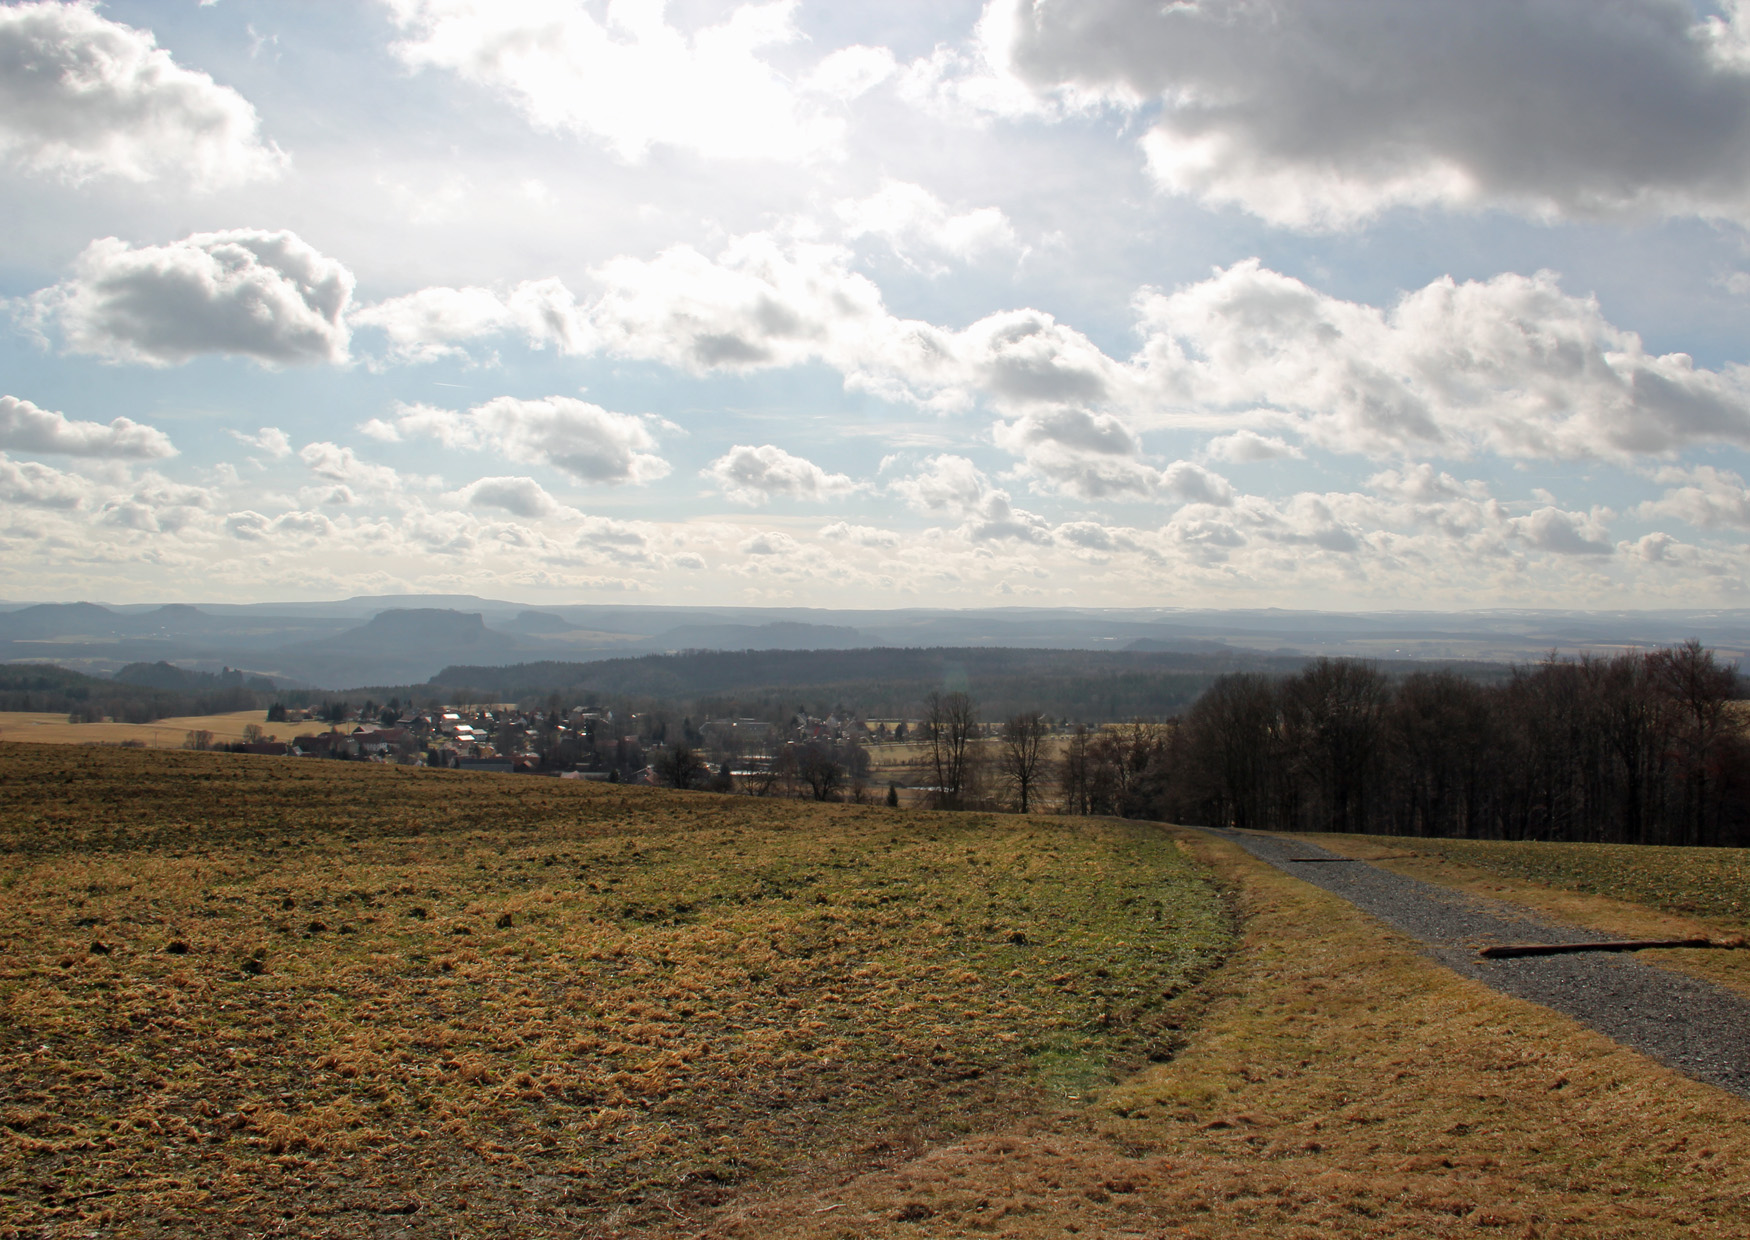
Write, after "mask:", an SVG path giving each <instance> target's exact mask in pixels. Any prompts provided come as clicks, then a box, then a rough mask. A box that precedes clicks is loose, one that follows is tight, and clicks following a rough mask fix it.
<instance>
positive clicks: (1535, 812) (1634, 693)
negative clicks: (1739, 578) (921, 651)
mask: <svg viewBox="0 0 1750 1240" xmlns="http://www.w3.org/2000/svg"><path fill="white" fill-rule="evenodd" d="M1739 692H1740V683H1739V678H1738V673H1737V669H1736V668H1735V667H1734V666H1730V665H1726V664H1722V663H1721V662H1720V661H1719V660H1718V659H1717V658H1716V656H1715V654H1714V652H1713V651H1711V650H1707V649H1704V648H1703V647H1702V646H1701V645H1700V644H1699V643H1698V642H1689V643H1687V644H1685V645H1682V646H1677V647H1673V648H1669V649H1664V650H1658V651H1653V652H1635V653H1623V654H1617V655H1613V656H1594V655H1586V656H1583V657H1581V658H1578V659H1571V660H1570V659H1559V658H1556V657H1554V656H1551V657H1550V658H1547V659H1545V660H1544V661H1543V662H1541V663H1537V664H1535V665H1531V666H1523V667H1516V668H1514V669H1513V670H1512V673H1511V675H1510V676H1508V677H1507V678H1506V679H1505V680H1502V681H1499V682H1492V683H1484V682H1479V681H1477V680H1474V679H1470V678H1468V677H1465V676H1463V675H1460V674H1458V673H1456V672H1454V671H1450V670H1435V671H1418V672H1412V673H1410V674H1408V675H1404V676H1399V677H1391V676H1388V675H1386V674H1384V673H1383V672H1381V671H1380V670H1379V669H1378V668H1377V667H1375V666H1374V665H1372V664H1370V663H1367V662H1363V661H1359V660H1354V659H1319V660H1317V661H1315V662H1313V663H1311V664H1309V665H1307V666H1306V667H1305V668H1304V669H1303V670H1302V671H1301V672H1299V673H1298V674H1296V675H1293V676H1270V675H1266V674H1260V673H1253V672H1236V673H1231V674H1229V675H1225V676H1221V677H1218V678H1217V679H1216V680H1215V681H1214V683H1213V684H1211V686H1210V687H1209V689H1208V690H1207V691H1206V692H1205V693H1204V694H1203V695H1202V696H1201V697H1200V698H1198V700H1197V701H1196V702H1195V703H1194V704H1193V705H1192V707H1191V708H1190V710H1188V711H1187V712H1186V713H1185V714H1184V715H1183V716H1182V717H1180V718H1178V719H1175V720H1172V721H1170V722H1169V723H1167V724H1164V725H1162V724H1150V723H1145V722H1141V721H1138V722H1136V723H1132V724H1129V725H1121V726H1117V727H1106V728H1100V729H1089V728H1086V727H1077V728H1075V729H1074V730H1072V731H1071V732H1069V734H1068V735H1067V736H1064V737H1061V738H1059V739H1057V740H1056V742H1055V743H1052V742H1049V741H1048V737H1049V735H1050V728H1049V726H1048V724H1047V721H1046V720H1045V719H1044V718H1042V717H1041V716H1040V715H1038V714H1037V713H1032V712H1023V713H1019V714H1016V715H1013V716H1011V717H1010V718H1009V719H1007V720H1006V721H1005V722H1004V723H1003V725H1002V728H1001V732H1000V734H999V736H998V738H997V739H996V742H995V745H994V749H992V748H987V749H986V750H985V752H984V753H983V755H982V761H983V766H984V769H983V770H979V769H975V768H977V767H978V765H979V760H978V758H977V757H976V756H975V755H977V753H978V751H977V750H976V749H974V747H972V746H970V745H969V744H968V743H967V738H968V737H969V736H970V735H972V733H973V731H974V730H975V728H976V712H975V711H974V710H973V705H972V702H971V700H970V699H969V698H967V697H966V696H965V695H964V694H947V695H936V696H933V697H932V698H931V699H930V700H929V701H928V702H927V703H926V710H925V719H924V722H923V725H922V727H921V728H920V733H921V735H922V738H923V740H924V741H925V745H926V753H927V755H928V766H929V768H930V771H931V778H932V780H933V784H932V787H931V788H930V789H929V790H928V791H929V795H930V797H931V800H932V803H934V804H936V805H939V806H942V807H946V808H971V807H974V806H975V805H985V806H996V805H998V804H1001V805H1004V806H1005V807H1007V808H1012V809H1016V810H1021V811H1022V812H1025V811H1026V810H1028V809H1043V808H1052V809H1056V810H1058V811H1060V812H1063V813H1068V814H1117V815H1122V816H1124V817H1131V818H1153V819H1159V820H1167V821H1175V822H1184V823H1189V824H1194V825H1202V826H1214V827H1241V828H1254V829H1259V830H1268V831H1352V832H1365V833H1384V834H1394V835H1426V836H1453V837H1465V838H1473V839H1511V840H1567V841H1590V842H1606V843H1629V844H1682V845H1745V844H1750V739H1747V737H1746V735H1745V727H1744V720H1743V718H1742V717H1741V716H1739V715H1737V714H1736V713H1735V712H1734V707H1733V703H1734V701H1735V700H1736V699H1737V698H1738V696H1739Z"/></svg>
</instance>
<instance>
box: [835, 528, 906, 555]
mask: <svg viewBox="0 0 1750 1240" xmlns="http://www.w3.org/2000/svg"><path fill="white" fill-rule="evenodd" d="M820 536H821V537H822V538H824V539H826V540H827V541H829V542H843V543H849V544H851V545H852V546H853V547H870V548H873V549H875V550H879V551H893V550H896V549H897V548H898V547H899V545H900V541H901V539H900V536H899V535H898V534H897V533H895V532H894V531H892V530H884V529H879V528H877V527H876V526H873V525H853V524H851V523H850V522H848V521H834V522H833V523H832V524H831V525H823V526H822V527H821V529H820Z"/></svg>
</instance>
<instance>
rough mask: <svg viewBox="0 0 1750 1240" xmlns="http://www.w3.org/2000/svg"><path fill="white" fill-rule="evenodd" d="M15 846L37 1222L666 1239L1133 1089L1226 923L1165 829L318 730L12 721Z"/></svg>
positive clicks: (8, 770)
mask: <svg viewBox="0 0 1750 1240" xmlns="http://www.w3.org/2000/svg"><path fill="white" fill-rule="evenodd" d="M0 848H3V850H4V851H3V852H0V896H3V898H0V1080H4V1081H5V1082H6V1090H5V1097H4V1100H3V1101H0V1235H8V1236H27V1235H28V1236H35V1235H41V1234H47V1233H48V1232H50V1231H54V1232H55V1233H56V1234H62V1233H63V1232H64V1231H66V1230H67V1229H76V1230H77V1229H86V1230H89V1229H92V1228H97V1229H102V1230H106V1231H112V1232H117V1233H120V1234H142V1235H143V1234H190V1233H192V1232H195V1231H205V1232H217V1233H220V1234H246V1233H247V1234H260V1233H262V1232H264V1231H267V1230H270V1229H271V1230H275V1231H276V1232H291V1233H294V1234H339V1233H347V1234H352V1233H358V1232H395V1231H398V1230H400V1229H402V1228H404V1227H406V1226H407V1225H408V1219H409V1218H416V1219H417V1221H418V1223H419V1224H420V1234H426V1233H427V1232H431V1233H432V1234H451V1233H454V1234H557V1235H575V1234H578V1233H579V1232H580V1231H581V1232H583V1233H586V1234H608V1233H615V1232H621V1231H626V1232H633V1231H636V1232H643V1233H650V1234H656V1233H663V1232H665V1231H668V1230H673V1229H676V1228H680V1227H681V1226H682V1223H681V1221H680V1220H682V1219H687V1220H699V1219H703V1218H704V1217H706V1216H707V1215H708V1214H709V1213H710V1212H711V1211H713V1210H715V1209H717V1208H719V1207H720V1206H721V1205H722V1204H723V1203H725V1202H727V1201H728V1200H730V1199H731V1198H732V1197H733V1196H734V1195H735V1194H737V1193H739V1192H742V1191H745V1190H746V1189H747V1188H748V1187H749V1186H755V1187H758V1186H767V1185H775V1184H780V1183H787V1182H792V1181H795V1180H797V1179H798V1178H801V1179H804V1180H806V1179H807V1178H808V1177H810V1176H813V1175H817V1174H819V1173H821V1171H822V1169H833V1168H839V1169H844V1170H856V1169H860V1168H867V1167H869V1166H871V1165H881V1164H883V1163H885V1162H891V1161H892V1160H894V1159H896V1158H899V1157H903V1156H904V1155H905V1154H907V1153H908V1152H910V1151H913V1150H916V1149H920V1148H925V1147H927V1146H929V1145H932V1144H935V1143H940V1142H942V1141H944V1140H949V1139H953V1138H956V1137H958V1136H961V1135H964V1134H966V1133H970V1132H976V1131H980V1130H982V1129H985V1128H988V1127H991V1126H993V1125H996V1126H1001V1125H1005V1124H1007V1123H1009V1122H1010V1120H1011V1118H1012V1117H1013V1116H1016V1115H1027V1114H1033V1113H1036V1112H1039V1111H1041V1110H1045V1111H1049V1110H1051V1109H1052V1108H1054V1107H1056V1106H1059V1105H1063V1104H1064V1102H1065V1101H1066V1100H1067V1099H1068V1098H1069V1097H1070V1096H1071V1095H1080V1094H1083V1093H1085V1092H1086V1090H1087V1089H1089V1088H1092V1087H1097V1086H1100V1085H1102V1084H1105V1083H1109V1082H1110V1081H1111V1080H1112V1079H1113V1074H1114V1072H1115V1071H1116V1072H1127V1071H1129V1070H1131V1069H1133V1068H1134V1067H1135V1066H1138V1065H1140V1064H1142V1063H1144V1062H1146V1059H1147V1057H1148V1056H1149V1055H1150V1054H1158V1053H1164V1052H1165V1051H1166V1050H1167V1049H1168V1048H1170V1047H1171V1046H1172V1045H1174V1044H1175V1043H1176V1041H1177V1040H1178V1039H1179V1037H1180V1035H1179V1033H1178V1030H1177V1028H1176V1026H1178V1025H1179V1024H1181V1023H1182V1020H1181V1018H1180V1017H1179V1016H1178V1015H1176V1013H1177V1011H1178V1007H1177V1006H1176V1005H1175V1003H1174V1002H1173V1001H1172V999H1171V996H1173V995H1174V994H1177V993H1179V992H1181V991H1184V990H1185V989H1186V987H1187V986H1188V984H1189V983H1190V982H1191V981H1192V980H1193V979H1194V978H1195V977H1196V976H1198V975H1199V974H1200V973H1202V972H1204V971H1206V970H1207V969H1208V968H1209V967H1210V965H1211V964H1212V962H1213V961H1214V959H1215V958H1216V955H1217V953H1218V952H1219V951H1220V950H1221V949H1222V947H1223V945H1224V944H1225V942H1226V941H1227V936H1228V929H1227V927H1228V916H1227V913H1226V910H1225V908H1224V906H1223V903H1222V901H1221V900H1220V898H1219V897H1218V895H1217V894H1216V892H1215V891H1214V889H1213V888H1212V887H1211V886H1210V885H1209V884H1208V883H1207V882H1205V881H1204V880H1203V879H1202V878H1201V877H1200V876H1199V875H1198V873H1197V871H1196V869H1195V867H1193V866H1191V865H1189V864H1187V862H1186V861H1185V860H1184V859H1183V858H1182V857H1181V856H1179V855H1178V853H1177V851H1176V850H1175V849H1174V848H1173V847H1172V846H1171V845H1170V843H1169V842H1167V841H1165V840H1164V839H1163V838H1162V837H1161V836H1160V834H1159V833H1158V832H1156V831H1153V830H1150V829H1148V828H1143V827H1137V826H1132V825H1126V824H1102V823H1078V824H1069V823H1053V822H1041V821H1029V820H1024V819H1014V818H992V817H990V816H983V815H928V814H918V815H906V814H895V813H892V812H890V811H886V810H884V809H878V808H867V809H859V808H854V807H838V806H807V805H801V804H797V803H794V802H789V803H774V802H769V801H758V800H753V799H749V798H722V797H714V796H707V795H702V794H693V795H687V794H677V793H664V792H659V791H656V790H640V789H632V788H626V789H614V788H609V787H605V786H599V785H587V784H578V783H569V782H564V781H559V780H545V779H536V778H530V777H510V776H503V777H495V776H480V775H468V774H462V773H445V772H425V771H414V772H409V771H400V770H396V769H393V768H384V767H375V766H371V765H368V764H362V763H335V762H319V761H314V760H308V759H305V760H298V759H267V758H260V759H252V758H246V757H241V756H233V755H217V754H199V753H186V752H184V753H143V752H138V751H131V750H112V749H74V748H68V747H60V748H56V747H47V746H13V745H6V746H0ZM405 1209H412V1210H414V1211H415V1214H414V1215H403V1214H401V1213H398V1212H399V1211H402V1210H405Z"/></svg>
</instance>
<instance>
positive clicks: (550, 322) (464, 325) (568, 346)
mask: <svg viewBox="0 0 1750 1240" xmlns="http://www.w3.org/2000/svg"><path fill="white" fill-rule="evenodd" d="M347 321H348V323H350V324H351V325H352V326H353V327H366V328H376V329H378V330H380V331H381V332H382V333H383V334H384V335H385V336H386V337H387V338H388V342H389V351H390V356H391V358H392V359H393V360H395V361H397V362H429V361H435V360H437V359H439V358H444V357H454V356H460V355H462V354H463V353H464V352H465V350H464V349H463V348H462V346H463V345H464V344H466V343H468V342H469V341H473V340H478V339H481V338H483V337H488V336H495V335H499V334H501V333H506V332H515V333H517V334H519V335H520V336H521V337H522V338H523V339H525V340H526V341H527V342H528V343H529V344H531V345H533V346H534V347H536V348H542V347H545V346H548V345H551V346H553V347H554V348H555V349H556V350H557V351H558V352H559V353H561V354H567V355H571V354H581V353H588V352H591V351H592V350H593V349H594V348H595V347H596V343H597V342H596V336H595V331H594V329H593V328H592V327H591V326H590V324H589V320H588V317H587V316H586V315H585V314H584V312H583V311H582V310H580V309H579V307H578V304H577V298H576V297H575V296H573V295H572V292H571V290H570V289H568V288H566V287H565V285H564V284H563V283H562V282H561V281H559V280H557V279H553V278H548V279H545V280H527V281H524V282H523V283H521V284H519V285H517V286H516V287H515V288H514V289H512V290H511V291H510V292H509V293H508V294H507V295H504V296H500V295H499V294H498V293H496V292H494V291H493V290H491V289H485V288H426V289H420V290H418V291H416V292H413V293H408V294H406V295H405V296H401V297H392V298H389V299H388V300H386V301H380V302H377V303H376V304H374V305H370V306H361V307H359V308H358V309H356V310H354V311H352V313H350V314H349V315H348V316H347Z"/></svg>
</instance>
